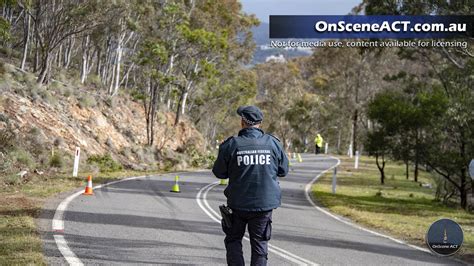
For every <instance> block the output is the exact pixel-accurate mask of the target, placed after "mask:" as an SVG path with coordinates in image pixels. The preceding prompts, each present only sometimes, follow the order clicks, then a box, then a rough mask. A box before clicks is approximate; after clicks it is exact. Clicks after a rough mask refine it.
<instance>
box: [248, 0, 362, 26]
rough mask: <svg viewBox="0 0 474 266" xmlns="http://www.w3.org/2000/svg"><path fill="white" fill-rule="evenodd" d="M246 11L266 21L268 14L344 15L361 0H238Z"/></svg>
mask: <svg viewBox="0 0 474 266" xmlns="http://www.w3.org/2000/svg"><path fill="white" fill-rule="evenodd" d="M240 1H241V2H242V6H243V9H244V11H245V12H246V13H250V14H256V15H257V17H258V19H259V20H260V21H262V22H267V23H268V16H269V15H346V14H347V13H349V12H350V11H351V9H352V8H353V7H354V6H356V5H358V4H359V3H361V2H362V0H240Z"/></svg>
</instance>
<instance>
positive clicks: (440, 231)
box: [426, 219, 464, 256]
mask: <svg viewBox="0 0 474 266" xmlns="http://www.w3.org/2000/svg"><path fill="white" fill-rule="evenodd" d="M463 241H464V233H463V231H462V228H461V226H460V225H459V224H458V223H456V222H455V221H453V220H450V219H441V220H438V221H436V222H434V223H433V224H432V225H431V226H430V229H428V232H427V233H426V244H427V245H428V247H429V248H430V249H431V251H432V252H434V253H436V254H438V255H440V256H451V255H454V254H455V253H456V252H458V251H459V249H461V246H462V243H463Z"/></svg>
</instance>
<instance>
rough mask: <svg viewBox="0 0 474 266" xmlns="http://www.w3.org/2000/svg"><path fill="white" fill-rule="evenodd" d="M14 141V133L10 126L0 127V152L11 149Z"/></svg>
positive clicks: (14, 143)
mask: <svg viewBox="0 0 474 266" xmlns="http://www.w3.org/2000/svg"><path fill="white" fill-rule="evenodd" d="M16 142H17V139H16V134H15V132H14V131H13V129H12V128H11V127H10V126H7V127H6V128H2V129H0V152H7V151H8V150H11V149H12V148H13V147H15V145H16Z"/></svg>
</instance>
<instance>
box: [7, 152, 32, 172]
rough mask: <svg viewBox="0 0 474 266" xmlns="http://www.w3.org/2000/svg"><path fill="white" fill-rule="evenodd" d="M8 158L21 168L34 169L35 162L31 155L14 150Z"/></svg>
mask: <svg viewBox="0 0 474 266" xmlns="http://www.w3.org/2000/svg"><path fill="white" fill-rule="evenodd" d="M8 156H10V158H12V159H13V161H14V162H16V163H17V164H20V165H21V166H24V167H28V168H34V166H35V161H34V159H33V156H31V154H30V153H29V152H27V151H25V150H23V149H16V150H13V151H11V152H10V153H9V154H8Z"/></svg>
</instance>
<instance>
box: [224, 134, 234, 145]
mask: <svg viewBox="0 0 474 266" xmlns="http://www.w3.org/2000/svg"><path fill="white" fill-rule="evenodd" d="M233 138H234V136H230V137H228V138H227V139H226V140H224V141H223V142H222V143H221V145H222V144H224V143H226V142H229V140H231V139H233Z"/></svg>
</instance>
